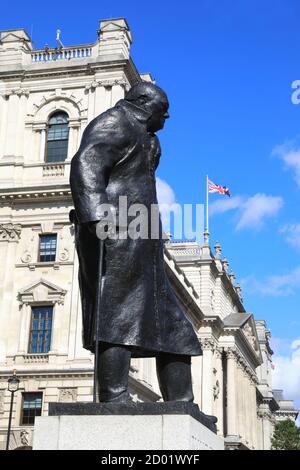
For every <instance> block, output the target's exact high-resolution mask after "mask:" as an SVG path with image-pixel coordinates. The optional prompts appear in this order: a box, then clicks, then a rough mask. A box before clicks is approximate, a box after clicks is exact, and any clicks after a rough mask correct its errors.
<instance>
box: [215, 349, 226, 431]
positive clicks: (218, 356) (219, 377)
mask: <svg viewBox="0 0 300 470" xmlns="http://www.w3.org/2000/svg"><path fill="white" fill-rule="evenodd" d="M222 355H223V351H222V349H217V350H216V352H215V368H216V370H217V373H216V381H218V388H217V390H216V394H215V397H214V398H215V413H216V416H217V418H218V422H217V429H218V434H220V435H221V436H223V435H224V419H223V413H224V397H223V361H222Z"/></svg>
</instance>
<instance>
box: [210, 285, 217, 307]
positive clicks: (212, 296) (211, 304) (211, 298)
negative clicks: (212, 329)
mask: <svg viewBox="0 0 300 470" xmlns="http://www.w3.org/2000/svg"><path fill="white" fill-rule="evenodd" d="M210 306H211V309H212V311H213V312H214V311H215V306H216V297H215V292H214V290H213V289H212V290H211V293H210Z"/></svg>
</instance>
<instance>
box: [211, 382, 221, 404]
mask: <svg viewBox="0 0 300 470" xmlns="http://www.w3.org/2000/svg"><path fill="white" fill-rule="evenodd" d="M219 394H220V383H219V381H218V380H216V383H215V385H214V386H213V397H214V400H216V399H217V398H218V397H219Z"/></svg>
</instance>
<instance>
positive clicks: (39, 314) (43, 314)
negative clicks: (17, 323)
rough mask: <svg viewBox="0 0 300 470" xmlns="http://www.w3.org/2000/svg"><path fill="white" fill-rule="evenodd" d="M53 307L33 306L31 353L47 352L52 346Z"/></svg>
mask: <svg viewBox="0 0 300 470" xmlns="http://www.w3.org/2000/svg"><path fill="white" fill-rule="evenodd" d="M52 316H53V307H51V306H50V307H49V306H48V307H44V306H43V307H33V308H32V313H31V328H30V339H29V351H28V352H29V353H32V354H34V353H47V352H49V351H50V346H51V330H52Z"/></svg>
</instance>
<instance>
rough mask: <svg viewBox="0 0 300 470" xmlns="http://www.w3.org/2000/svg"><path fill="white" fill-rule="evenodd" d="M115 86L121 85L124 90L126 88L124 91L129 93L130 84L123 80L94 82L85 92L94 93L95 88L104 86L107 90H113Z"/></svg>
mask: <svg viewBox="0 0 300 470" xmlns="http://www.w3.org/2000/svg"><path fill="white" fill-rule="evenodd" d="M114 85H120V86H121V87H122V88H124V90H126V91H128V90H129V86H128V83H127V82H126V81H125V80H123V79H115V80H98V81H96V80H93V81H92V82H91V83H89V84H88V85H86V87H85V90H86V91H87V92H88V91H94V90H95V88H97V87H99V86H103V87H105V88H111V87H113V86H114Z"/></svg>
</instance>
